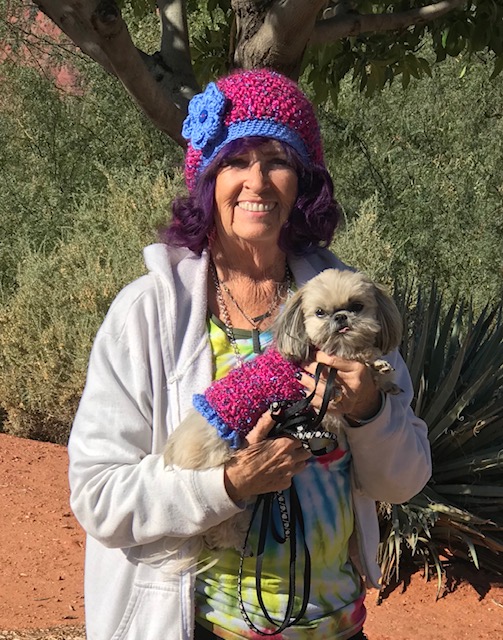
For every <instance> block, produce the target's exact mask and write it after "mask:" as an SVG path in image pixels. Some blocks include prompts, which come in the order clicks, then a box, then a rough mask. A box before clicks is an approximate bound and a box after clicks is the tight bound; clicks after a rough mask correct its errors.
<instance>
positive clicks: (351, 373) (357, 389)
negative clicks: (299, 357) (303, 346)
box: [300, 351, 381, 420]
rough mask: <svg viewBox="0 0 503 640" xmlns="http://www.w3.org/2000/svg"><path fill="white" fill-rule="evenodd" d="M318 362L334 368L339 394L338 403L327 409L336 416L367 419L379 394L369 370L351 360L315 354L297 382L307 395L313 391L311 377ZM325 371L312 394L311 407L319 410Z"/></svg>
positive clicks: (376, 408) (375, 408)
mask: <svg viewBox="0 0 503 640" xmlns="http://www.w3.org/2000/svg"><path fill="white" fill-rule="evenodd" d="M319 362H322V363H323V364H326V365H328V366H329V367H331V368H335V369H337V376H336V378H335V384H336V386H337V388H338V390H339V392H340V396H339V398H340V399H339V400H337V396H335V400H334V401H333V402H330V404H329V406H328V410H329V411H332V412H334V413H336V414H339V415H341V414H342V415H347V416H350V417H351V418H353V419H355V420H367V419H369V418H371V417H372V416H375V415H376V414H377V412H378V411H379V408H380V406H381V394H380V392H379V390H378V389H377V387H376V385H375V383H374V379H373V377H372V374H371V371H370V369H369V367H367V366H366V365H364V364H362V363H361V362H356V361H355V360H344V359H343V358H338V357H336V356H329V355H327V354H326V353H324V352H323V351H318V352H317V353H316V359H315V362H311V363H310V364H309V365H307V366H306V367H305V370H306V371H307V372H308V373H310V374H311V375H308V374H303V375H302V377H301V379H300V382H301V383H302V384H303V385H304V387H305V388H306V392H307V393H308V395H309V394H311V393H312V392H313V391H314V388H315V381H314V377H312V376H314V374H315V372H316V366H317V364H318V363H319ZM327 376H328V369H325V370H324V371H323V372H322V374H321V377H320V380H319V382H318V385H317V387H316V394H315V396H314V398H313V400H312V401H311V404H312V405H313V406H314V407H315V408H316V409H319V408H320V407H321V403H322V401H323V394H324V393H325V387H326V380H327Z"/></svg>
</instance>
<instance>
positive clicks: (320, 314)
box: [314, 307, 327, 318]
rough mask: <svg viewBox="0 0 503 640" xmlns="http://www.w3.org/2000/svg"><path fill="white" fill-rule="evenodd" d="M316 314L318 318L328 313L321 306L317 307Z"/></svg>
mask: <svg viewBox="0 0 503 640" xmlns="http://www.w3.org/2000/svg"><path fill="white" fill-rule="evenodd" d="M314 315H315V316H316V317H317V318H324V317H325V316H326V315H327V314H326V312H325V311H324V310H323V309H322V308H321V307H319V308H318V309H316V311H315V312H314Z"/></svg>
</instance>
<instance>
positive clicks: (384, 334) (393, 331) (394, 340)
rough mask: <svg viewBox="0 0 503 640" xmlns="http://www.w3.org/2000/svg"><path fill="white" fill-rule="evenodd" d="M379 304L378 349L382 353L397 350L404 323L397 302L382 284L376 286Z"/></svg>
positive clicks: (375, 290)
mask: <svg viewBox="0 0 503 640" xmlns="http://www.w3.org/2000/svg"><path fill="white" fill-rule="evenodd" d="M374 292H375V298H376V302H377V319H378V321H379V323H380V324H381V331H380V333H379V335H378V337H377V347H379V349H380V350H381V351H382V353H389V352H390V351H392V350H393V349H396V348H397V347H398V346H399V345H400V342H401V340H402V332H403V321H402V316H401V315H400V312H399V311H398V308H397V306H396V304H395V301H394V300H393V298H392V297H391V296H390V294H389V293H388V292H387V291H386V289H385V288H384V287H383V286H382V285H380V284H374Z"/></svg>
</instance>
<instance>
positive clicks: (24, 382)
mask: <svg viewBox="0 0 503 640" xmlns="http://www.w3.org/2000/svg"><path fill="white" fill-rule="evenodd" d="M107 183H108V194H106V195H105V194H103V195H102V196H100V197H97V196H94V197H92V198H88V199H85V200H83V201H82V202H81V203H80V205H79V206H78V207H77V208H76V209H75V211H74V215H75V218H76V220H75V222H74V227H73V231H72V232H71V233H68V234H67V235H68V238H67V239H66V240H65V241H61V242H60V243H59V244H58V245H57V246H55V247H54V248H53V249H52V250H51V251H43V250H39V251H31V250H27V251H25V252H24V254H23V256H22V259H21V262H20V265H19V272H18V278H17V286H16V291H15V293H14V294H13V295H12V296H10V298H9V300H8V302H7V304H6V305H4V307H3V308H0V398H1V401H2V405H3V407H4V409H5V410H6V412H7V420H6V423H5V425H4V429H5V430H6V431H7V432H8V433H11V434H13V435H17V436H22V437H29V438H33V439H38V440H50V441H52V442H59V443H65V442H66V440H67V437H68V433H69V427H70V424H71V422H72V419H73V416H74V413H75V409H76V406H77V403H78V401H79V397H80V394H81V392H82V388H83V385H84V381H85V374H86V368H87V361H88V357H89V351H90V348H91V344H92V340H93V337H94V335H95V334H96V331H97V330H98V327H99V325H100V324H101V322H102V320H103V317H104V315H105V313H106V311H107V309H108V306H109V304H110V302H111V300H112V299H113V298H114V297H115V295H116V293H117V292H118V290H119V289H120V288H121V287H122V286H123V285H124V284H126V283H127V282H129V281H131V280H133V279H134V278H136V277H137V276H139V275H140V274H141V273H143V271H144V269H143V266H142V260H141V251H142V248H143V247H144V246H145V245H146V244H148V243H149V242H151V241H152V240H154V239H155V233H154V229H155V227H156V226H157V225H158V224H160V223H161V222H164V221H165V220H166V217H167V215H166V211H167V206H168V203H169V202H170V200H171V199H172V197H173V196H174V194H175V193H179V192H180V189H181V188H182V186H181V176H178V177H175V178H174V179H172V180H168V181H166V180H165V178H164V176H163V174H162V173H160V172H158V173H157V174H156V173H154V172H153V173H152V175H148V174H144V175H143V176H142V177H141V178H138V177H136V176H131V175H128V174H127V173H126V172H122V173H120V174H119V175H115V176H111V175H108V176H107Z"/></svg>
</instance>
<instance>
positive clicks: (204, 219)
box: [159, 137, 340, 255]
mask: <svg viewBox="0 0 503 640" xmlns="http://www.w3.org/2000/svg"><path fill="white" fill-rule="evenodd" d="M268 140H269V139H268V138H263V137H251V138H240V139H238V140H233V141H232V142H229V144H227V145H226V146H225V147H224V148H223V149H222V150H221V151H220V153H219V154H218V155H217V156H216V158H215V159H214V160H213V162H212V163H211V164H210V165H209V166H208V167H207V168H206V169H205V171H204V172H203V173H202V174H201V176H200V177H199V179H198V181H197V184H196V186H195V188H194V190H193V191H192V193H191V194H190V195H188V196H185V197H181V198H177V199H176V200H175V201H174V202H173V205H172V212H173V213H172V218H171V221H170V223H169V224H168V225H167V226H166V227H163V228H161V229H160V231H159V238H160V240H161V242H164V243H165V244H167V245H169V246H173V247H187V248H189V249H190V250H191V251H193V252H194V253H196V254H198V255H200V254H201V252H202V251H203V249H205V248H206V247H207V246H208V243H209V239H210V238H211V236H212V234H213V233H214V229H215V222H214V214H213V212H214V207H215V199H214V196H215V180H216V176H217V173H218V170H219V169H220V167H221V166H222V165H223V164H225V162H226V161H227V160H228V159H229V158H232V157H234V156H236V155H239V154H241V153H244V152H246V151H249V150H250V149H254V148H256V147H259V146H260V145H261V144H263V143H264V142H267V141H268ZM280 144H281V145H282V147H283V148H284V151H285V154H286V157H287V160H288V162H289V163H290V164H291V165H292V166H293V168H294V169H295V170H296V172H297V176H298V193H297V199H296V201H295V204H294V206H293V209H292V212H291V214H290V216H289V217H288V220H287V221H286V222H285V224H284V225H283V227H282V229H281V231H280V235H279V239H278V246H279V247H280V249H281V250H282V251H284V252H285V253H294V254H297V255H302V254H305V253H308V252H310V251H312V250H314V249H315V248H316V247H327V246H329V245H330V243H331V241H332V239H333V236H334V233H335V230H336V228H337V225H338V222H339V219H340V206H339V204H338V203H337V202H336V200H335V199H334V197H333V183H332V178H331V177H330V175H329V173H328V171H327V170H326V169H325V167H320V166H309V167H308V166H305V165H304V164H303V163H302V162H301V160H300V158H299V156H298V154H297V152H296V151H294V149H293V148H292V147H290V146H289V145H288V144H285V143H280Z"/></svg>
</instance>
